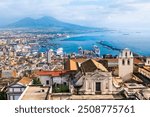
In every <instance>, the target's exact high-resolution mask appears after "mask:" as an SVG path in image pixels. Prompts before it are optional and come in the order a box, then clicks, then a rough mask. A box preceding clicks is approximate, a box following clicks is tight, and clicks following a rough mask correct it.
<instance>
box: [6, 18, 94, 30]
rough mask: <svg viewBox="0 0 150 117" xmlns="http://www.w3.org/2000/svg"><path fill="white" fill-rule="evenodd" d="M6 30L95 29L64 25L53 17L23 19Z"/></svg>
mask: <svg viewBox="0 0 150 117" xmlns="http://www.w3.org/2000/svg"><path fill="white" fill-rule="evenodd" d="M6 27H8V28H59V29H77V30H82V29H83V30H87V29H97V28H89V27H84V26H80V25H75V24H70V23H64V22H62V21H59V20H57V19H55V18H53V17H47V16H45V17H42V18H40V19H32V18H29V17H28V18H24V19H22V20H19V21H17V22H15V23H12V24H10V25H7V26H6Z"/></svg>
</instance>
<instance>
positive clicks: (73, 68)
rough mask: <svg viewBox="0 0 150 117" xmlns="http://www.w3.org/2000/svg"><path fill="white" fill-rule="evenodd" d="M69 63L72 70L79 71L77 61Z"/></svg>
mask: <svg viewBox="0 0 150 117" xmlns="http://www.w3.org/2000/svg"><path fill="white" fill-rule="evenodd" d="M69 62H70V64H69V67H70V70H78V67H77V63H76V62H75V61H73V60H70V61H69Z"/></svg>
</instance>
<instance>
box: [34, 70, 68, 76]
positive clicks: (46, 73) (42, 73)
mask: <svg viewBox="0 0 150 117" xmlns="http://www.w3.org/2000/svg"><path fill="white" fill-rule="evenodd" d="M67 73H68V71H37V72H36V74H37V75H39V76H53V77H56V76H61V75H63V74H67Z"/></svg>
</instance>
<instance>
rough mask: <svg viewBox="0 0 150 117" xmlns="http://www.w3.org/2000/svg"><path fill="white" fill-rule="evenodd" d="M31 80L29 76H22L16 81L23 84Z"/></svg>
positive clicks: (27, 83)
mask: <svg viewBox="0 0 150 117" xmlns="http://www.w3.org/2000/svg"><path fill="white" fill-rule="evenodd" d="M31 81H32V79H31V78H29V77H23V78H22V79H21V80H19V81H18V83H20V84H23V85H29V83H30V82H31Z"/></svg>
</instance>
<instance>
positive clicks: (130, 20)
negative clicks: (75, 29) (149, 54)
mask: <svg viewBox="0 0 150 117" xmlns="http://www.w3.org/2000/svg"><path fill="white" fill-rule="evenodd" d="M0 9H1V10H0V14H1V16H0V18H1V20H0V21H1V23H0V25H6V24H9V23H12V22H15V21H17V20H20V19H22V18H24V17H32V18H39V17H42V16H52V17H55V18H57V19H59V20H62V21H65V22H69V23H75V24H79V25H83V26H91V27H107V28H133V29H134V28H142V29H147V28H148V27H149V26H150V16H149V15H148V14H149V12H150V1H148V0H105V1H103V0H80V1H76V0H61V1H59V0H51V1H50V0H44V1H40V0H33V1H29V0H20V1H17V2H16V1H14V0H2V1H1V2H0Z"/></svg>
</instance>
